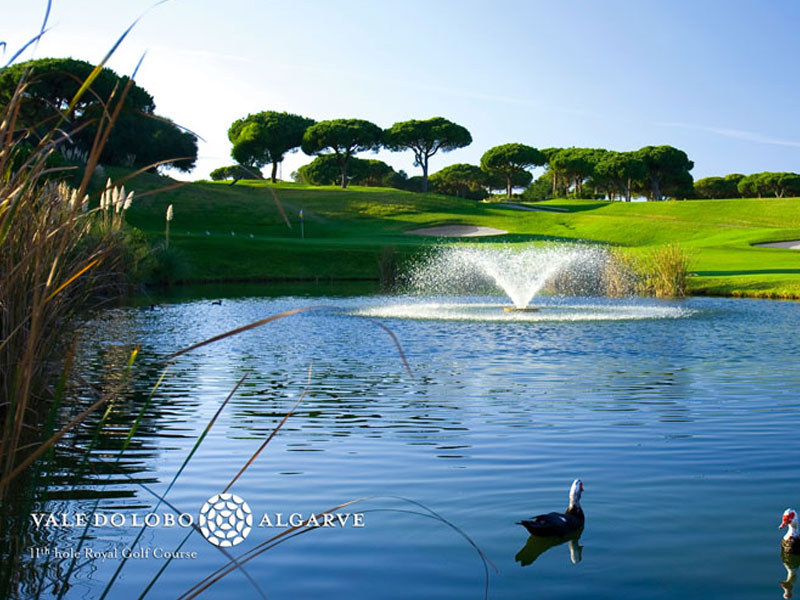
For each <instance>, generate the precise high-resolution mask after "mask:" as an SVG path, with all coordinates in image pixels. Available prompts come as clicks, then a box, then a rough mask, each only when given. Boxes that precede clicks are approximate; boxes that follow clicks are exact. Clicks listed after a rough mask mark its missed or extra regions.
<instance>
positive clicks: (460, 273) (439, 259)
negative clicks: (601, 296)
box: [409, 244, 608, 309]
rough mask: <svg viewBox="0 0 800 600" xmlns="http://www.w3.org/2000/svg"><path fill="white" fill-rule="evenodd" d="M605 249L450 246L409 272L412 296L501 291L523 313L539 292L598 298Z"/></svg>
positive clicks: (587, 247)
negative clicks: (419, 294)
mask: <svg viewBox="0 0 800 600" xmlns="http://www.w3.org/2000/svg"><path fill="white" fill-rule="evenodd" d="M607 258H608V252H607V250H606V249H605V248H601V247H598V246H588V245H579V244H550V245H547V246H526V247H523V248H518V247H513V246H451V247H445V248H439V249H437V250H436V251H435V252H434V253H433V254H431V255H430V256H428V257H427V258H426V259H425V260H423V261H422V262H421V263H420V264H418V265H417V266H416V268H414V269H413V270H412V272H411V274H410V277H409V282H410V284H411V285H410V287H411V289H412V290H413V291H415V292H421V293H426V294H430V293H435V294H452V293H462V294H463V293H482V292H487V291H489V290H490V289H494V290H499V291H502V292H504V293H505V294H506V295H507V296H508V297H509V299H510V300H511V302H512V303H513V305H514V307H515V308H517V309H524V308H526V307H528V305H529V304H530V302H531V300H532V299H533V298H534V297H535V296H536V295H537V294H539V293H540V292H542V291H543V290H545V288H547V289H548V291H550V292H552V293H562V294H583V295H592V294H596V293H598V292H600V293H602V291H604V290H602V287H603V284H602V279H603V272H604V267H605V264H606V261H607Z"/></svg>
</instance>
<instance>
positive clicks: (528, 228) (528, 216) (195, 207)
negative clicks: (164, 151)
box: [127, 175, 800, 298]
mask: <svg viewBox="0 0 800 600" xmlns="http://www.w3.org/2000/svg"><path fill="white" fill-rule="evenodd" d="M171 184H174V182H172V181H171V180H169V179H167V178H162V177H157V176H155V175H143V176H139V177H138V178H136V179H135V180H133V181H132V182H129V183H128V184H127V187H128V189H130V188H133V189H134V190H136V191H137V194H138V197H137V198H136V199H135V201H134V203H133V206H132V208H131V209H130V210H129V212H128V220H129V222H130V223H131V224H132V225H134V226H135V227H138V228H139V229H141V230H142V231H144V232H145V234H146V235H147V236H148V238H150V239H151V240H152V241H157V240H159V239H163V236H164V225H165V221H164V217H165V213H166V208H167V206H168V205H170V204H172V205H173V206H174V220H173V221H172V222H171V224H170V245H171V246H172V247H175V248H177V249H179V251H180V252H181V253H182V255H183V256H184V258H185V260H186V262H187V263H188V273H187V275H186V280H188V281H198V282H199V281H248V280H335V279H381V278H383V277H384V276H386V273H387V272H388V271H391V270H393V269H395V268H396V266H397V265H398V264H402V262H403V261H405V260H407V259H408V258H409V257H411V256H413V255H415V254H418V253H420V252H423V251H424V250H425V248H427V247H430V246H432V245H439V244H442V243H446V244H450V243H460V242H461V240H459V238H449V239H447V240H442V239H437V238H431V237H424V236H417V235H407V234H406V233H405V232H406V231H410V230H414V229H419V228H423V227H432V226H437V225H471V226H483V227H494V228H497V229H503V230H507V231H508V232H509V233H508V234H507V235H499V236H493V237H487V238H471V239H469V240H468V241H469V243H491V244H497V243H522V242H536V241H546V240H551V241H565V242H575V241H586V242H596V243H604V244H612V245H618V246H622V247H626V248H629V249H630V251H631V252H634V253H646V252H648V251H649V250H650V249H652V248H653V247H655V246H658V245H662V244H667V243H675V242H677V243H679V244H680V245H681V246H682V247H683V248H684V249H685V250H687V251H689V252H690V253H691V255H692V257H693V262H692V271H693V273H694V275H693V276H692V277H691V288H690V289H691V292H692V293H694V294H714V295H735V296H740V295H741V296H757V297H773V298H800V251H798V250H787V249H781V248H759V247H753V246H752V244H754V243H760V242H772V241H784V240H797V239H800V199H798V198H764V199H732V200H696V201H682V202H673V201H669V202H658V203H655V202H634V203H623V202H603V201H597V200H551V201H548V202H543V203H539V204H536V205H531V206H535V207H537V208H541V209H549V210H547V211H545V210H521V209H520V208H519V207H513V206H501V205H499V204H491V203H480V202H475V201H472V200H464V199H460V198H454V197H450V196H442V195H438V194H416V193H411V192H404V191H399V190H395V189H389V188H368V187H352V188H348V189H347V190H342V189H339V188H336V187H308V186H303V185H300V184H293V183H278V184H275V185H271V184H268V183H266V182H262V181H240V182H238V183H237V184H236V185H230V183H229V182H195V183H190V184H186V185H184V186H182V187H179V188H177V189H171V190H167V191H162V192H159V193H155V194H149V195H144V196H143V195H142V194H143V193H145V192H148V191H152V190H155V189H157V188H159V187H164V186H168V185H171ZM301 210H302V211H303V217H304V218H303V222H302V227H301V221H300V219H299V214H300V211H301ZM303 236H304V237H303Z"/></svg>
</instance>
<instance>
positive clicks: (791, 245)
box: [753, 240, 800, 250]
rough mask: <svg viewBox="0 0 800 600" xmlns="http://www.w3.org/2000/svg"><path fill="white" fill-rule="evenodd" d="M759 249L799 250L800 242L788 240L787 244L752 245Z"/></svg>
mask: <svg viewBox="0 0 800 600" xmlns="http://www.w3.org/2000/svg"><path fill="white" fill-rule="evenodd" d="M753 246H758V247H759V248H785V249H788V250H800V240H790V241H788V242H768V243H766V244H753Z"/></svg>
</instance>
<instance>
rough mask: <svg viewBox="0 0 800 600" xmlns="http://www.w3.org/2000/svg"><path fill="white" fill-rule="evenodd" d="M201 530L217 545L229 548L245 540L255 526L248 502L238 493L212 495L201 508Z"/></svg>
mask: <svg viewBox="0 0 800 600" xmlns="http://www.w3.org/2000/svg"><path fill="white" fill-rule="evenodd" d="M198 525H199V526H200V531H202V532H203V535H204V536H205V538H206V539H207V540H208V541H209V542H211V543H212V544H214V545H215V546H221V547H223V548H228V547H230V546H235V545H236V544H240V543H242V542H243V541H244V539H245V538H246V537H247V536H248V535H249V534H250V529H252V527H253V514H252V513H251V512H250V507H249V506H248V505H247V502H245V501H244V500H242V499H241V498H240V497H239V496H237V495H236V494H216V495H214V496H211V498H209V499H208V500H207V501H206V503H205V504H203V508H201V509H200V519H199V522H198Z"/></svg>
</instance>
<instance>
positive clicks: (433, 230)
mask: <svg viewBox="0 0 800 600" xmlns="http://www.w3.org/2000/svg"><path fill="white" fill-rule="evenodd" d="M406 233H407V234H409V235H432V236H435V237H483V236H487V235H505V234H506V233H508V232H507V231H506V230H505V229H496V228H495V227H479V226H477V225H439V226H438V227H425V228H423V229H414V230H412V231H406Z"/></svg>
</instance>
